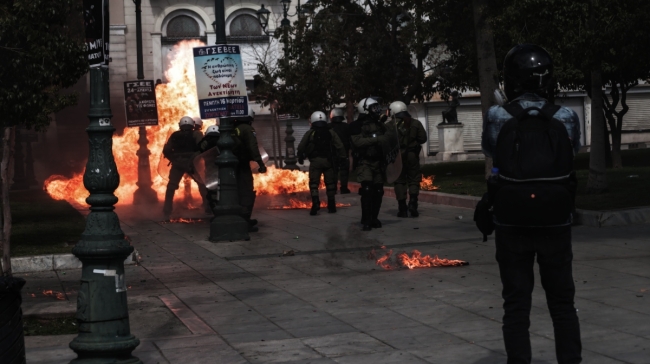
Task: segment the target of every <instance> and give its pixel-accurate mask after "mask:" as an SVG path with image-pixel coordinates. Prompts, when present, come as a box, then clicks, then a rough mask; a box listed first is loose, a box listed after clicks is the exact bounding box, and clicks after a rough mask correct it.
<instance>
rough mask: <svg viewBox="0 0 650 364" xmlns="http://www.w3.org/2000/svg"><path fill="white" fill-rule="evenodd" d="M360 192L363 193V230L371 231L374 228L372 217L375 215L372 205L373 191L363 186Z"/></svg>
mask: <svg viewBox="0 0 650 364" xmlns="http://www.w3.org/2000/svg"><path fill="white" fill-rule="evenodd" d="M359 193H360V194H361V224H362V225H363V229H362V230H363V231H370V230H372V225H371V224H372V219H373V217H374V215H373V208H372V207H373V206H372V200H373V197H374V196H372V192H371V189H369V188H363V187H362V188H361V189H359Z"/></svg>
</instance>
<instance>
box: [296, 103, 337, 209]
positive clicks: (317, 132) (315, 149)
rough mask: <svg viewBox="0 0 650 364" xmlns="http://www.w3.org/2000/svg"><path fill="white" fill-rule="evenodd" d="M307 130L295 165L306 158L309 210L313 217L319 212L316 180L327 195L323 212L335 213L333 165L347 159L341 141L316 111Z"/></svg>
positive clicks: (321, 113)
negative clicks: (309, 194)
mask: <svg viewBox="0 0 650 364" xmlns="http://www.w3.org/2000/svg"><path fill="white" fill-rule="evenodd" d="M309 122H310V124H311V129H310V130H309V131H308V132H307V133H305V135H304V136H303V137H302V140H301V141H300V144H299V145H298V163H300V164H303V163H304V162H305V158H308V159H309V192H310V193H311V210H310V211H309V214H310V215H312V216H314V215H316V213H317V212H318V210H320V199H319V197H318V185H319V184H320V177H321V175H322V176H323V178H324V180H325V189H326V193H327V212H328V213H334V212H336V201H335V198H334V196H335V195H336V175H335V171H336V169H335V167H334V166H335V162H336V161H337V160H341V159H343V158H346V157H347V154H346V152H345V148H344V147H343V143H342V142H341V139H339V137H338V135H337V134H336V132H334V130H332V129H330V128H329V127H328V125H327V118H326V116H325V113H323V112H321V111H316V112H314V113H313V114H311V117H310V118H309Z"/></svg>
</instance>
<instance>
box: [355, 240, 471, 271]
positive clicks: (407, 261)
mask: <svg viewBox="0 0 650 364" xmlns="http://www.w3.org/2000/svg"><path fill="white" fill-rule="evenodd" d="M380 249H381V250H383V251H384V252H383V253H381V252H380V254H381V257H379V258H377V256H378V254H377V252H376V251H375V249H373V250H372V251H371V252H370V253H369V254H368V259H370V260H374V261H375V263H376V264H377V265H378V266H380V267H382V268H383V269H385V270H393V269H399V268H408V269H415V268H432V267H459V266H463V265H468V264H469V263H468V262H466V261H463V260H453V259H446V258H438V256H437V255H434V256H433V257H432V256H430V255H428V254H427V255H425V256H422V252H420V251H419V250H417V249H414V250H413V251H412V252H411V254H410V255H409V254H407V253H406V252H402V253H399V254H396V255H393V250H392V249H389V250H388V251H386V247H385V246H382V247H381V248H380Z"/></svg>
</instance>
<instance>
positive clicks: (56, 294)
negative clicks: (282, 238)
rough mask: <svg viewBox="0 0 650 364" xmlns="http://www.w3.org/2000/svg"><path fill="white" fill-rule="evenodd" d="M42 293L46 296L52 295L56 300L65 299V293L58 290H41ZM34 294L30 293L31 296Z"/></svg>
mask: <svg viewBox="0 0 650 364" xmlns="http://www.w3.org/2000/svg"><path fill="white" fill-rule="evenodd" d="M43 295H44V296H48V297H54V298H56V299H57V300H60V301H65V299H66V298H65V293H63V292H59V291H53V290H51V289H47V290H43ZM35 296H36V295H34V294H32V297H35Z"/></svg>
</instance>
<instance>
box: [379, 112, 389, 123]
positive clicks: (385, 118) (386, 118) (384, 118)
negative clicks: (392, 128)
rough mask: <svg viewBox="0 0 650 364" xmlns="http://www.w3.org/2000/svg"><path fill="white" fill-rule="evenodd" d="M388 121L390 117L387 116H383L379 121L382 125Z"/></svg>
mask: <svg viewBox="0 0 650 364" xmlns="http://www.w3.org/2000/svg"><path fill="white" fill-rule="evenodd" d="M386 120H388V116H386V114H384V115H382V116H381V117H380V118H379V121H380V122H382V123H385V122H386Z"/></svg>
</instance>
